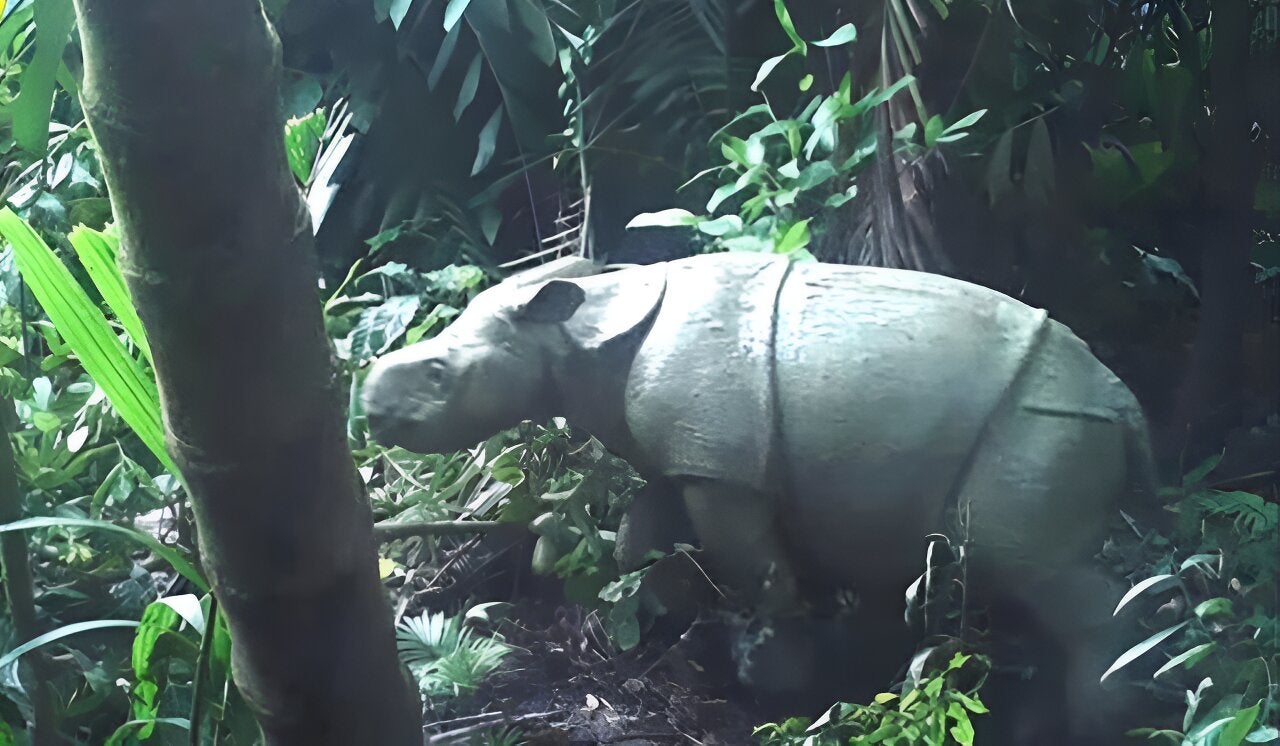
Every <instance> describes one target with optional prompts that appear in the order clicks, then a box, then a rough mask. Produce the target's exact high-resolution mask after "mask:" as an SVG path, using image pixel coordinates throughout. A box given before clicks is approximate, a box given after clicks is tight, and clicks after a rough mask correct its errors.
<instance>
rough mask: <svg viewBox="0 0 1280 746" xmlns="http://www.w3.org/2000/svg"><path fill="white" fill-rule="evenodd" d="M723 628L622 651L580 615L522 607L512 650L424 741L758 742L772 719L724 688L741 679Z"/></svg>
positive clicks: (702, 628) (510, 638)
mask: <svg viewBox="0 0 1280 746" xmlns="http://www.w3.org/2000/svg"><path fill="white" fill-rule="evenodd" d="M716 626H717V625H715V624H714V623H704V622H695V623H694V624H693V625H692V626H691V627H690V628H688V629H687V630H686V632H685V633H684V634H683V635H675V634H667V635H651V636H649V637H654V638H658V637H665V638H666V639H646V641H645V642H643V643H641V644H640V645H639V646H638V647H636V648H634V649H632V650H629V651H626V652H622V653H619V652H616V651H615V650H614V649H613V648H612V646H611V645H610V643H609V642H608V640H607V639H606V636H605V632H604V629H603V627H602V626H601V624H600V622H599V621H598V618H597V617H596V616H595V615H593V614H591V613H589V612H586V611H584V610H582V609H581V608H580V607H576V606H554V605H550V604H545V603H541V602H522V603H521V604H519V605H517V607H516V608H515V609H514V610H513V611H512V613H511V616H510V617H509V619H508V621H506V622H504V623H503V624H502V625H500V629H499V631H500V632H501V634H502V635H503V637H504V638H505V640H506V642H507V643H508V644H509V645H511V646H513V647H514V648H515V652H514V653H513V654H512V655H511V656H510V657H509V658H508V662H507V663H506V665H504V666H503V667H502V669H500V670H499V671H497V672H495V673H494V674H493V675H491V676H490V677H489V678H488V679H487V680H486V681H485V683H484V684H483V685H482V686H481V687H480V689H479V690H477V691H476V692H474V693H473V694H471V695H468V696H465V697H462V698H458V699H453V700H449V701H448V702H447V703H444V704H443V706H442V707H441V708H440V711H439V713H438V714H439V717H438V719H437V718H434V717H429V718H428V719H429V720H430V721H434V722H433V724H432V725H430V726H428V728H427V738H426V741H425V743H428V744H462V743H477V742H482V741H479V740H473V739H475V737H476V736H477V735H478V734H480V733H482V732H489V733H492V732H494V731H501V730H503V729H505V728H518V729H519V731H520V732H521V740H520V742H521V743H526V744H534V745H546V746H552V745H556V746H558V745H560V744H625V745H627V746H647V745H648V744H671V743H688V744H745V743H751V742H752V737H751V730H752V728H753V727H754V726H756V725H759V724H760V723H761V722H763V721H764V720H765V719H766V718H765V717H764V716H763V715H761V714H760V708H759V707H758V704H757V702H756V701H755V700H754V699H753V697H752V696H751V695H750V694H749V693H748V692H746V691H745V690H743V689H742V688H741V687H726V686H724V682H726V681H733V680H734V677H733V675H732V671H731V670H727V669H728V667H729V663H728V659H727V656H726V655H724V654H723V653H720V654H717V649H718V648H723V647H724V646H723V644H722V643H723V635H720V634H719V633H720V632H721V630H717V629H715V627H716ZM717 640H719V642H720V643H721V644H720V645H717ZM724 649H726V650H727V648H724ZM429 714H430V713H429Z"/></svg>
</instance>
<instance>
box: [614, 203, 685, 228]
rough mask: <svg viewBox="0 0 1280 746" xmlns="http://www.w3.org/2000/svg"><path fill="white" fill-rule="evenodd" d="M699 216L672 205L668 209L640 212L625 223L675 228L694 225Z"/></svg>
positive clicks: (638, 226)
mask: <svg viewBox="0 0 1280 746" xmlns="http://www.w3.org/2000/svg"><path fill="white" fill-rule="evenodd" d="M699 220H700V218H698V216H696V215H694V214H693V213H691V212H689V211H688V210H681V209H680V208H678V207H673V208H671V209H669V210H659V211H658V212H642V213H640V214H639V215H637V216H635V217H634V218H631V222H629V223H627V227H628V228H676V227H680V226H688V225H696V224H697V223H698V221H699Z"/></svg>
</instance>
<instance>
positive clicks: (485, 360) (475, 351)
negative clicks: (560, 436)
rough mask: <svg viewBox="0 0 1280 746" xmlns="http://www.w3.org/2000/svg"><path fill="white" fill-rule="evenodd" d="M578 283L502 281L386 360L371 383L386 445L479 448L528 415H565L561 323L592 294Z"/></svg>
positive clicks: (374, 417)
mask: <svg viewBox="0 0 1280 746" xmlns="http://www.w3.org/2000/svg"><path fill="white" fill-rule="evenodd" d="M585 297H586V296H585V293H584V292H583V290H582V288H580V287H579V286H578V285H576V284H574V283H572V282H569V281H565V280H552V281H550V282H548V283H546V284H544V285H541V286H540V287H515V288H511V287H504V286H503V285H498V286H496V287H493V288H490V289H489V290H486V291H484V292H483V293H480V294H479V295H478V296H476V298H475V299H474V300H473V301H472V302H471V304H470V305H469V306H468V307H467V309H466V311H465V312H464V313H463V314H462V315H461V316H459V317H458V318H457V320H455V321H454V323H453V324H451V325H450V326H449V327H448V328H447V329H445V330H444V331H443V332H442V333H441V334H440V335H438V336H436V337H434V338H432V339H429V340H426V341H424V342H420V343H418V344H415V345H411V346H409V347H405V348H404V349H401V350H397V351H395V352H392V353H390V354H388V355H385V356H383V357H382V358H381V359H379V360H378V361H377V362H376V363H375V364H374V366H373V368H372V369H371V370H370V372H369V376H368V378H366V379H365V384H364V394H363V396H364V407H365V413H366V414H367V415H368V418H369V428H370V430H371V431H372V432H373V435H374V437H376V438H377V439H378V440H379V441H380V442H382V443H384V444H386V445H398V446H401V447H403V448H407V449H409V450H412V451H418V452H421V453H441V452H448V451H454V450H458V449H460V448H465V447H469V446H471V445H474V444H475V443H477V442H479V441H481V440H483V439H485V438H487V437H489V436H491V435H493V434H494V433H496V432H498V431H500V430H503V429H505V428H508V427H511V426H513V425H516V424H517V423H519V422H520V421H521V420H526V419H529V420H546V419H549V418H550V417H552V416H554V415H555V414H557V413H558V409H559V402H558V401H557V398H558V397H557V396H556V387H555V386H554V385H553V382H552V381H551V370H552V368H553V364H552V363H553V359H555V358H557V357H559V356H561V355H563V349H562V348H563V347H564V339H563V336H564V335H563V334H562V333H561V332H560V324H562V323H563V322H564V321H566V320H568V319H569V318H570V317H572V316H573V314H574V312H575V311H576V310H577V309H578V306H580V305H581V304H582V302H583V301H584V300H585Z"/></svg>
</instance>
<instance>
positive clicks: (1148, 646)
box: [1099, 621, 1190, 681]
mask: <svg viewBox="0 0 1280 746" xmlns="http://www.w3.org/2000/svg"><path fill="white" fill-rule="evenodd" d="M1189 623H1190V622H1189V621H1186V622H1179V623H1178V624H1175V625H1173V626H1172V627H1168V628H1166V629H1162V630H1160V631H1159V632H1157V633H1155V634H1154V635H1152V636H1150V637H1148V638H1147V639H1145V640H1143V641H1142V642H1140V643H1138V644H1137V645H1134V646H1133V647H1131V648H1129V649H1128V650H1126V651H1124V653H1123V654H1122V655H1121V656H1120V657H1119V658H1117V659H1116V662H1115V663H1112V664H1111V667H1110V668H1108V669H1107V670H1106V672H1105V673H1103V674H1102V677H1101V678H1100V679H1099V681H1106V680H1107V677H1108V676H1110V675H1111V674H1113V673H1115V672H1116V671H1119V670H1120V669H1122V668H1124V667H1125V666H1127V665H1129V664H1130V663H1133V662H1134V661H1136V660H1137V659H1138V658H1141V657H1142V656H1143V655H1145V654H1147V653H1149V652H1150V651H1151V650H1152V649H1153V648H1155V646H1157V645H1159V644H1160V643H1162V642H1164V641H1165V640H1166V639H1167V638H1168V637H1169V636H1170V635H1172V634H1173V633H1174V632H1177V631H1178V630H1180V629H1182V628H1183V627H1185V626H1187V625H1188V624H1189Z"/></svg>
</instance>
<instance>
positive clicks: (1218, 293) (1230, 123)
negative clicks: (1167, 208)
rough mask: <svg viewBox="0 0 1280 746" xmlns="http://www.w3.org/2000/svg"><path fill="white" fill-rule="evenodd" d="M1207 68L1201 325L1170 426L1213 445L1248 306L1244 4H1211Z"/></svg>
mask: <svg viewBox="0 0 1280 746" xmlns="http://www.w3.org/2000/svg"><path fill="white" fill-rule="evenodd" d="M1212 7H1213V17H1212V29H1213V56H1212V58H1211V59H1210V62H1209V81H1210V100H1209V104H1210V107H1211V108H1212V110H1213V128H1212V130H1211V132H1210V135H1209V145H1208V150H1207V152H1206V154H1205V159H1204V160H1205V164H1206V169H1207V172H1206V179H1205V181H1206V183H1205V194H1204V197H1205V200H1204V201H1205V206H1206V212H1207V219H1206V221H1205V224H1204V235H1203V239H1202V240H1203V246H1204V248H1203V252H1204V255H1203V256H1204V259H1203V262H1204V263H1203V267H1202V269H1201V273H1200V323H1199V327H1198V329H1197V331H1196V341H1195V348H1194V350H1193V352H1192V359H1191V367H1190V369H1189V371H1188V374H1187V379H1186V381H1184V383H1183V386H1182V391H1181V392H1180V396H1179V403H1178V411H1177V413H1176V414H1175V419H1176V423H1175V425H1176V426H1177V427H1178V428H1179V429H1181V428H1186V427H1190V428H1191V429H1192V431H1193V432H1192V436H1193V439H1195V440H1202V441H1211V442H1214V443H1216V442H1217V441H1218V440H1219V438H1220V436H1221V435H1223V434H1224V433H1225V432H1226V431H1227V430H1228V429H1229V428H1230V427H1232V426H1234V425H1235V424H1237V423H1238V420H1239V411H1240V409H1239V407H1240V393H1241V383H1242V381H1243V378H1242V375H1241V363H1242V355H1243V347H1242V344H1243V334H1244V325H1245V320H1246V316H1247V310H1248V305H1247V299H1248V297H1249V289H1250V284H1251V283H1252V277H1251V274H1252V273H1251V271H1250V266H1249V258H1250V255H1251V253H1252V251H1253V224H1252V220H1253V201H1254V191H1255V189H1256V188H1257V184H1258V176H1259V171H1260V168H1259V166H1260V158H1259V157H1258V156H1259V153H1258V152H1257V148H1256V146H1254V145H1253V143H1251V142H1250V128H1251V127H1252V125H1253V118H1252V116H1251V112H1250V102H1249V96H1248V91H1249V84H1250V80H1249V78H1250V70H1249V32H1250V27H1251V25H1252V17H1251V13H1250V8H1249V0H1215V2H1214V3H1213V6H1212Z"/></svg>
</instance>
